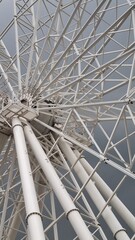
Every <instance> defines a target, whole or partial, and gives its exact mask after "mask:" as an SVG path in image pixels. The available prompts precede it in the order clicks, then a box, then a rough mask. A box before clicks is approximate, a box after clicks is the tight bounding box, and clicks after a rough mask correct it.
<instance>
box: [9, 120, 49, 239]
mask: <svg viewBox="0 0 135 240" xmlns="http://www.w3.org/2000/svg"><path fill="white" fill-rule="evenodd" d="M12 126H13V134H14V139H15V146H16V152H17V159H18V165H19V171H20V177H21V182H22V188H23V195H24V201H25V207H26V214H27V217H26V221H27V224H28V229H29V233H30V238H31V239H32V240H37V239H39V237H40V240H45V236H44V231H43V226H42V220H41V214H40V211H39V206H38V201H37V197H36V191H35V186H34V182H33V177H32V171H31V166H30V163H29V157H28V152H27V147H26V142H25V138H24V133H23V128H22V124H21V122H20V120H19V119H18V118H13V120H12Z"/></svg>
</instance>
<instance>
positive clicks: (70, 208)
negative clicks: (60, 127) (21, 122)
mask: <svg viewBox="0 0 135 240" xmlns="http://www.w3.org/2000/svg"><path fill="white" fill-rule="evenodd" d="M24 132H25V135H26V138H27V141H28V143H29V144H30V146H31V149H32V151H33V153H34V155H35V157H36V159H37V160H38V162H39V164H40V166H41V168H42V170H43V172H44V174H45V176H46V178H47V180H48V181H49V183H50V185H51V187H52V189H53V191H54V192H55V194H56V196H57V198H58V200H59V202H60V204H61V206H62V207H63V209H64V211H65V213H66V216H67V219H68V220H69V221H70V223H71V225H72V227H73V228H74V230H75V232H76V234H77V236H78V238H79V239H80V240H94V239H93V237H92V235H91V233H90V232H89V230H88V228H87V226H86V225H85V223H84V221H83V219H82V217H81V215H80V213H79V212H78V209H77V208H76V206H75V205H74V203H73V201H72V200H71V198H70V196H69V194H68V193H67V191H66V189H65V187H64V185H63V184H62V182H61V180H60V179H59V177H58V175H57V173H56V172H55V170H54V167H53V166H52V164H51V162H50V160H49V159H48V157H47V156H46V154H45V152H44V150H43V149H42V147H41V145H40V143H39V141H38V139H37V138H36V136H35V135H34V133H33V131H32V129H31V127H30V126H28V125H26V126H25V127H24Z"/></svg>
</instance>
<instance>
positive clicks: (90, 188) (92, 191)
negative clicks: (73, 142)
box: [59, 138, 129, 240]
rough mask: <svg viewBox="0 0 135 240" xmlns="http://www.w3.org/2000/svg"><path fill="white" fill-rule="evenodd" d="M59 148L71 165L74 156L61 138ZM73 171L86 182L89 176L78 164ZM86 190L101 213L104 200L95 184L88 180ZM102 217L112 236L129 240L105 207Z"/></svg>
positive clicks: (78, 163)
mask: <svg viewBox="0 0 135 240" xmlns="http://www.w3.org/2000/svg"><path fill="white" fill-rule="evenodd" d="M59 147H60V149H61V150H62V152H63V153H64V155H65V157H66V159H67V160H68V161H69V162H70V164H73V163H74V162H75V161H76V158H77V157H76V155H75V154H74V152H73V151H72V149H71V148H70V146H69V145H68V144H67V143H66V142H65V140H64V139H63V138H61V139H60V140H59ZM74 170H75V172H76V174H77V175H78V177H79V178H80V180H81V182H82V184H84V183H85V181H87V179H88V178H89V175H88V174H87V172H86V171H85V169H84V168H83V167H82V165H81V164H80V162H77V163H76V165H75V166H74ZM86 190H87V192H88V194H89V195H90V197H91V199H92V200H93V202H94V204H95V205H96V207H97V208H98V209H99V211H101V210H102V209H103V207H104V206H105V203H106V202H105V200H104V198H103V197H102V195H101V194H100V192H99V191H98V189H97V188H96V186H95V184H94V183H93V182H92V181H91V180H90V181H89V182H88V183H87V185H86ZM102 217H103V218H104V220H105V221H106V223H107V225H108V227H109V228H110V230H111V231H112V233H113V235H114V236H115V238H116V239H117V240H123V239H124V240H126V239H127V240H129V237H128V235H127V234H126V232H125V230H124V229H123V227H122V226H121V224H120V223H119V221H118V220H117V218H116V217H115V215H114V214H113V212H112V211H111V209H110V207H109V206H106V208H105V209H104V211H103V212H102Z"/></svg>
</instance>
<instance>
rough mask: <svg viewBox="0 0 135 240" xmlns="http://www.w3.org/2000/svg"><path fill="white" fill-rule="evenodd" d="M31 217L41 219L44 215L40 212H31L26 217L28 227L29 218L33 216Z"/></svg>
mask: <svg viewBox="0 0 135 240" xmlns="http://www.w3.org/2000/svg"><path fill="white" fill-rule="evenodd" d="M31 215H39V216H40V217H41V218H42V214H41V213H40V212H31V213H29V214H28V215H27V217H26V224H27V225H28V218H29V217H30V216H31Z"/></svg>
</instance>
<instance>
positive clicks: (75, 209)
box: [66, 208, 79, 219]
mask: <svg viewBox="0 0 135 240" xmlns="http://www.w3.org/2000/svg"><path fill="white" fill-rule="evenodd" d="M73 211H77V212H79V209H78V208H73V209H71V210H69V211H68V212H67V213H66V218H67V219H68V216H69V214H70V213H71V212H73Z"/></svg>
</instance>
